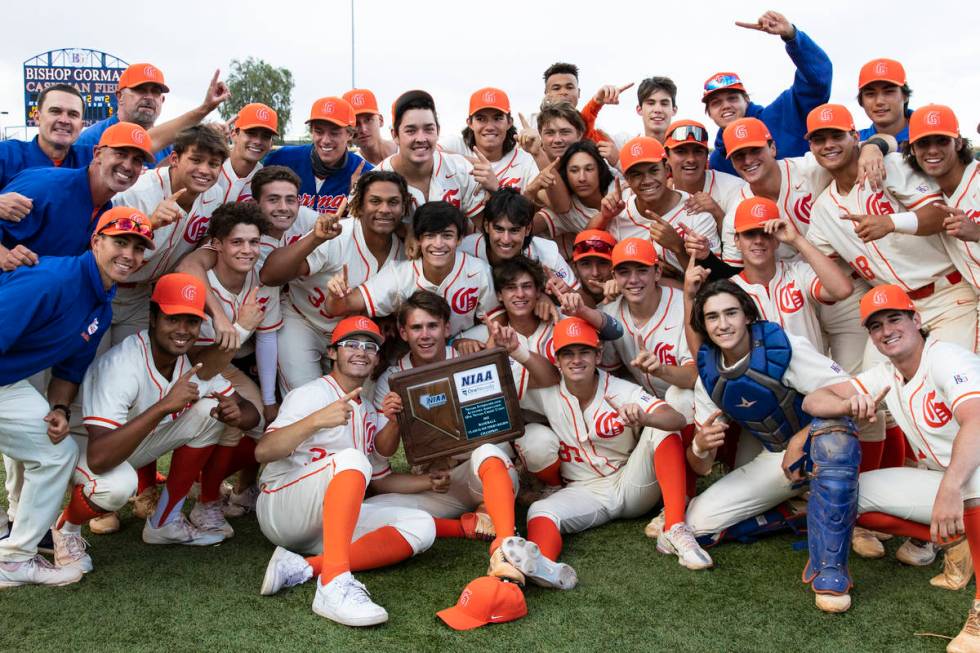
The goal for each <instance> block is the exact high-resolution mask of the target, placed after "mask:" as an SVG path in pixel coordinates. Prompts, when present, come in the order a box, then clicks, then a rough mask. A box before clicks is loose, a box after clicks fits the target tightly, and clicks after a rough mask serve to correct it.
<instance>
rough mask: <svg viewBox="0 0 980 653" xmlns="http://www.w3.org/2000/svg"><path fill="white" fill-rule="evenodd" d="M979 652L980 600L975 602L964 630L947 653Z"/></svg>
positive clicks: (950, 645)
mask: <svg viewBox="0 0 980 653" xmlns="http://www.w3.org/2000/svg"><path fill="white" fill-rule="evenodd" d="M977 651H980V599H974V600H973V606H972V607H971V608H970V613H969V614H968V615H967V617H966V623H965V624H964V625H963V630H961V631H960V634H959V635H957V636H956V637H954V638H953V641H951V642H950V643H949V644H948V645H947V646H946V653H977Z"/></svg>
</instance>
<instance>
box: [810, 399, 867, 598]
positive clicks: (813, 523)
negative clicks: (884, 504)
mask: <svg viewBox="0 0 980 653" xmlns="http://www.w3.org/2000/svg"><path fill="white" fill-rule="evenodd" d="M809 449H810V459H811V461H812V464H813V465H814V467H815V470H814V475H813V478H812V480H811V481H810V501H809V503H808V506H807V519H806V524H807V533H808V545H809V549H810V559H809V560H808V561H807V565H806V568H805V569H804V570H803V582H805V583H812V586H813V591H814V592H816V593H818V594H847V592H848V591H849V590H850V588H851V576H850V573H849V572H848V569H847V556H848V553H849V552H850V549H851V546H850V545H851V532H852V531H853V530H854V521H855V519H856V518H857V497H858V465H860V463H861V445H860V443H859V442H858V439H857V429H856V428H855V426H854V423H853V422H852V421H851V420H850V419H846V418H845V419H815V420H813V423H812V424H811V426H810V441H809Z"/></svg>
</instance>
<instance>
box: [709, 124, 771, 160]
mask: <svg viewBox="0 0 980 653" xmlns="http://www.w3.org/2000/svg"><path fill="white" fill-rule="evenodd" d="M721 138H722V141H723V142H724V143H725V152H727V156H726V157H725V158H728V159H730V158H732V154H734V153H735V152H738V151H739V150H741V149H744V148H746V147H765V146H766V145H768V144H769V141H771V140H772V134H770V133H769V128H768V127H766V123H764V122H762V121H761V120H759V119H758V118H739V119H738V120H736V121H734V122H732V123H730V124H729V125H728V126H727V127H725V131H724V132H722V134H721Z"/></svg>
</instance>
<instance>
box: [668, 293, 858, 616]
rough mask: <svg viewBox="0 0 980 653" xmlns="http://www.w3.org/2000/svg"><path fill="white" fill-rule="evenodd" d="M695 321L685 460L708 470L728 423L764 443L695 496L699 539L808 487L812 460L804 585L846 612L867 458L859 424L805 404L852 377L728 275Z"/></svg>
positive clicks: (697, 302)
mask: <svg viewBox="0 0 980 653" xmlns="http://www.w3.org/2000/svg"><path fill="white" fill-rule="evenodd" d="M691 326H692V328H693V329H694V331H695V332H697V334H698V335H699V336H700V338H701V339H702V342H703V343H704V344H703V345H702V346H701V349H700V350H699V352H698V359H697V360H698V380H697V382H696V383H695V387H694V395H695V408H694V409H695V423H696V425H697V430H696V432H695V436H694V441H693V443H692V445H691V455H690V456H688V460H689V461H691V463H692V465H693V466H694V468H695V471H697V472H698V473H699V474H706V473H708V471H710V468H711V465H712V463H713V461H714V458H715V455H716V453H717V450H718V447H719V446H721V444H722V443H723V442H724V440H725V429H726V428H727V426H728V424H727V422H729V421H731V422H735V423H737V424H739V425H740V426H741V427H742V429H743V431H746V432H747V433H749V434H751V435H752V436H754V437H755V438H756V439H757V440H758V441H759V442H760V443H761V444H762V446H763V447H764V448H763V449H762V450H761V451H760V453H759V454H758V455H757V456H755V458H753V459H752V460H750V461H749V462H747V463H745V464H744V465H742V466H740V467H738V468H736V469H735V470H733V471H732V472H730V473H728V474H727V475H725V476H723V477H722V478H721V479H719V480H718V481H716V482H715V483H713V484H712V485H711V486H710V487H709V488H708V489H707V490H705V491H704V492H702V493H701V494H699V495H698V496H696V497H694V499H693V500H692V501H691V503H690V505H688V507H687V523H688V524H689V525H690V528H691V529H693V531H694V532H695V533H696V534H697V535H698V536H699V537H700V536H712V538H717V537H718V536H720V535H721V534H722V533H723V532H724V531H725V529H727V528H729V527H732V526H735V525H736V524H738V523H739V522H742V521H743V520H748V519H753V520H754V519H755V517H756V515H758V514H759V513H761V512H762V511H764V510H768V509H770V508H772V507H774V506H776V505H778V504H780V503H782V502H783V501H785V500H787V499H789V498H791V497H793V496H796V495H797V494H799V493H801V492H802V491H803V489H804V488H803V487H802V483H800V482H799V481H802V480H803V478H802V476H801V472H800V468H801V466H802V467H803V468H804V469H808V468H809V467H810V466H811V465H812V467H813V469H815V472H814V474H813V477H812V480H811V481H810V499H809V507H808V511H807V531H808V533H809V548H810V559H809V561H808V563H807V565H806V568H805V569H804V572H803V581H804V582H805V583H810V584H811V585H812V588H813V590H814V592H816V604H817V607H818V608H820V609H821V610H824V611H826V612H844V611H846V610H847V609H848V608H849V607H850V604H851V599H850V594H849V591H850V587H851V579H850V575H849V574H848V571H847V554H848V551H849V547H848V546H847V544H848V543H849V542H850V539H851V529H852V528H853V526H854V517H855V508H856V504H857V477H858V463H859V461H860V456H861V454H860V448H859V446H858V439H857V438H856V437H855V435H856V429H855V427H854V424H853V423H851V422H850V421H849V420H847V421H839V420H837V421H835V420H814V421H812V422H811V418H810V416H809V415H808V414H806V413H805V412H803V410H802V408H801V402H802V400H803V397H804V396H805V395H806V394H807V393H810V392H813V391H814V390H816V389H818V388H821V387H824V386H826V385H830V384H833V383H837V382H840V381H845V380H846V379H847V376H846V374H845V373H844V371H843V370H842V369H841V367H840V366H839V365H837V363H835V362H834V361H832V360H830V359H829V358H827V357H825V356H823V355H822V354H821V353H820V352H818V351H817V350H816V349H815V348H814V347H813V345H811V344H810V342H809V341H808V340H806V339H804V338H801V337H799V336H795V335H793V334H791V333H787V332H785V331H784V330H783V329H782V328H780V327H779V326H778V325H776V324H775V323H773V322H767V321H764V320H762V319H761V318H760V317H759V312H758V309H757V308H756V306H755V303H754V302H753V301H752V298H751V297H749V296H748V294H746V292H745V291H744V290H742V289H741V288H739V287H738V286H737V285H735V284H734V283H732V282H731V281H728V280H721V281H713V282H711V283H709V284H708V285H707V286H705V287H704V288H702V289H701V291H700V292H699V293H698V294H697V296H696V297H695V299H694V302H693V306H692V308H691ZM808 461H812V463H810V462H808Z"/></svg>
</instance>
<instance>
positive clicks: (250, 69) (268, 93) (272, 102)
mask: <svg viewBox="0 0 980 653" xmlns="http://www.w3.org/2000/svg"><path fill="white" fill-rule="evenodd" d="M227 84H228V90H229V91H231V101H230V102H225V103H224V104H222V105H221V107H220V108H219V111H220V113H221V117H222V118H223V119H225V120H228V119H230V118H231V117H232V116H234V115H235V114H236V113H237V112H238V110H239V109H240V108H242V107H243V106H245V105H246V104H248V103H250V102H261V103H263V104H267V105H269V106H270V107H272V108H273V109H275V110H276V113H277V114H279V134H280V137H279V139H278V140H279V141H280V142H281V141H282V134H285V133H286V128H287V127H288V126H289V117H290V114H291V113H292V107H293V98H292V96H293V74H292V73H291V72H289V70H287V69H286V68H276V67H274V66H273V65H272V64H270V63H268V62H266V61H263V60H262V59H256V58H254V57H248V58H247V59H245V60H244V61H240V60H238V59H232V60H231V72H230V73H229V75H228V81H227Z"/></svg>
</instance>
